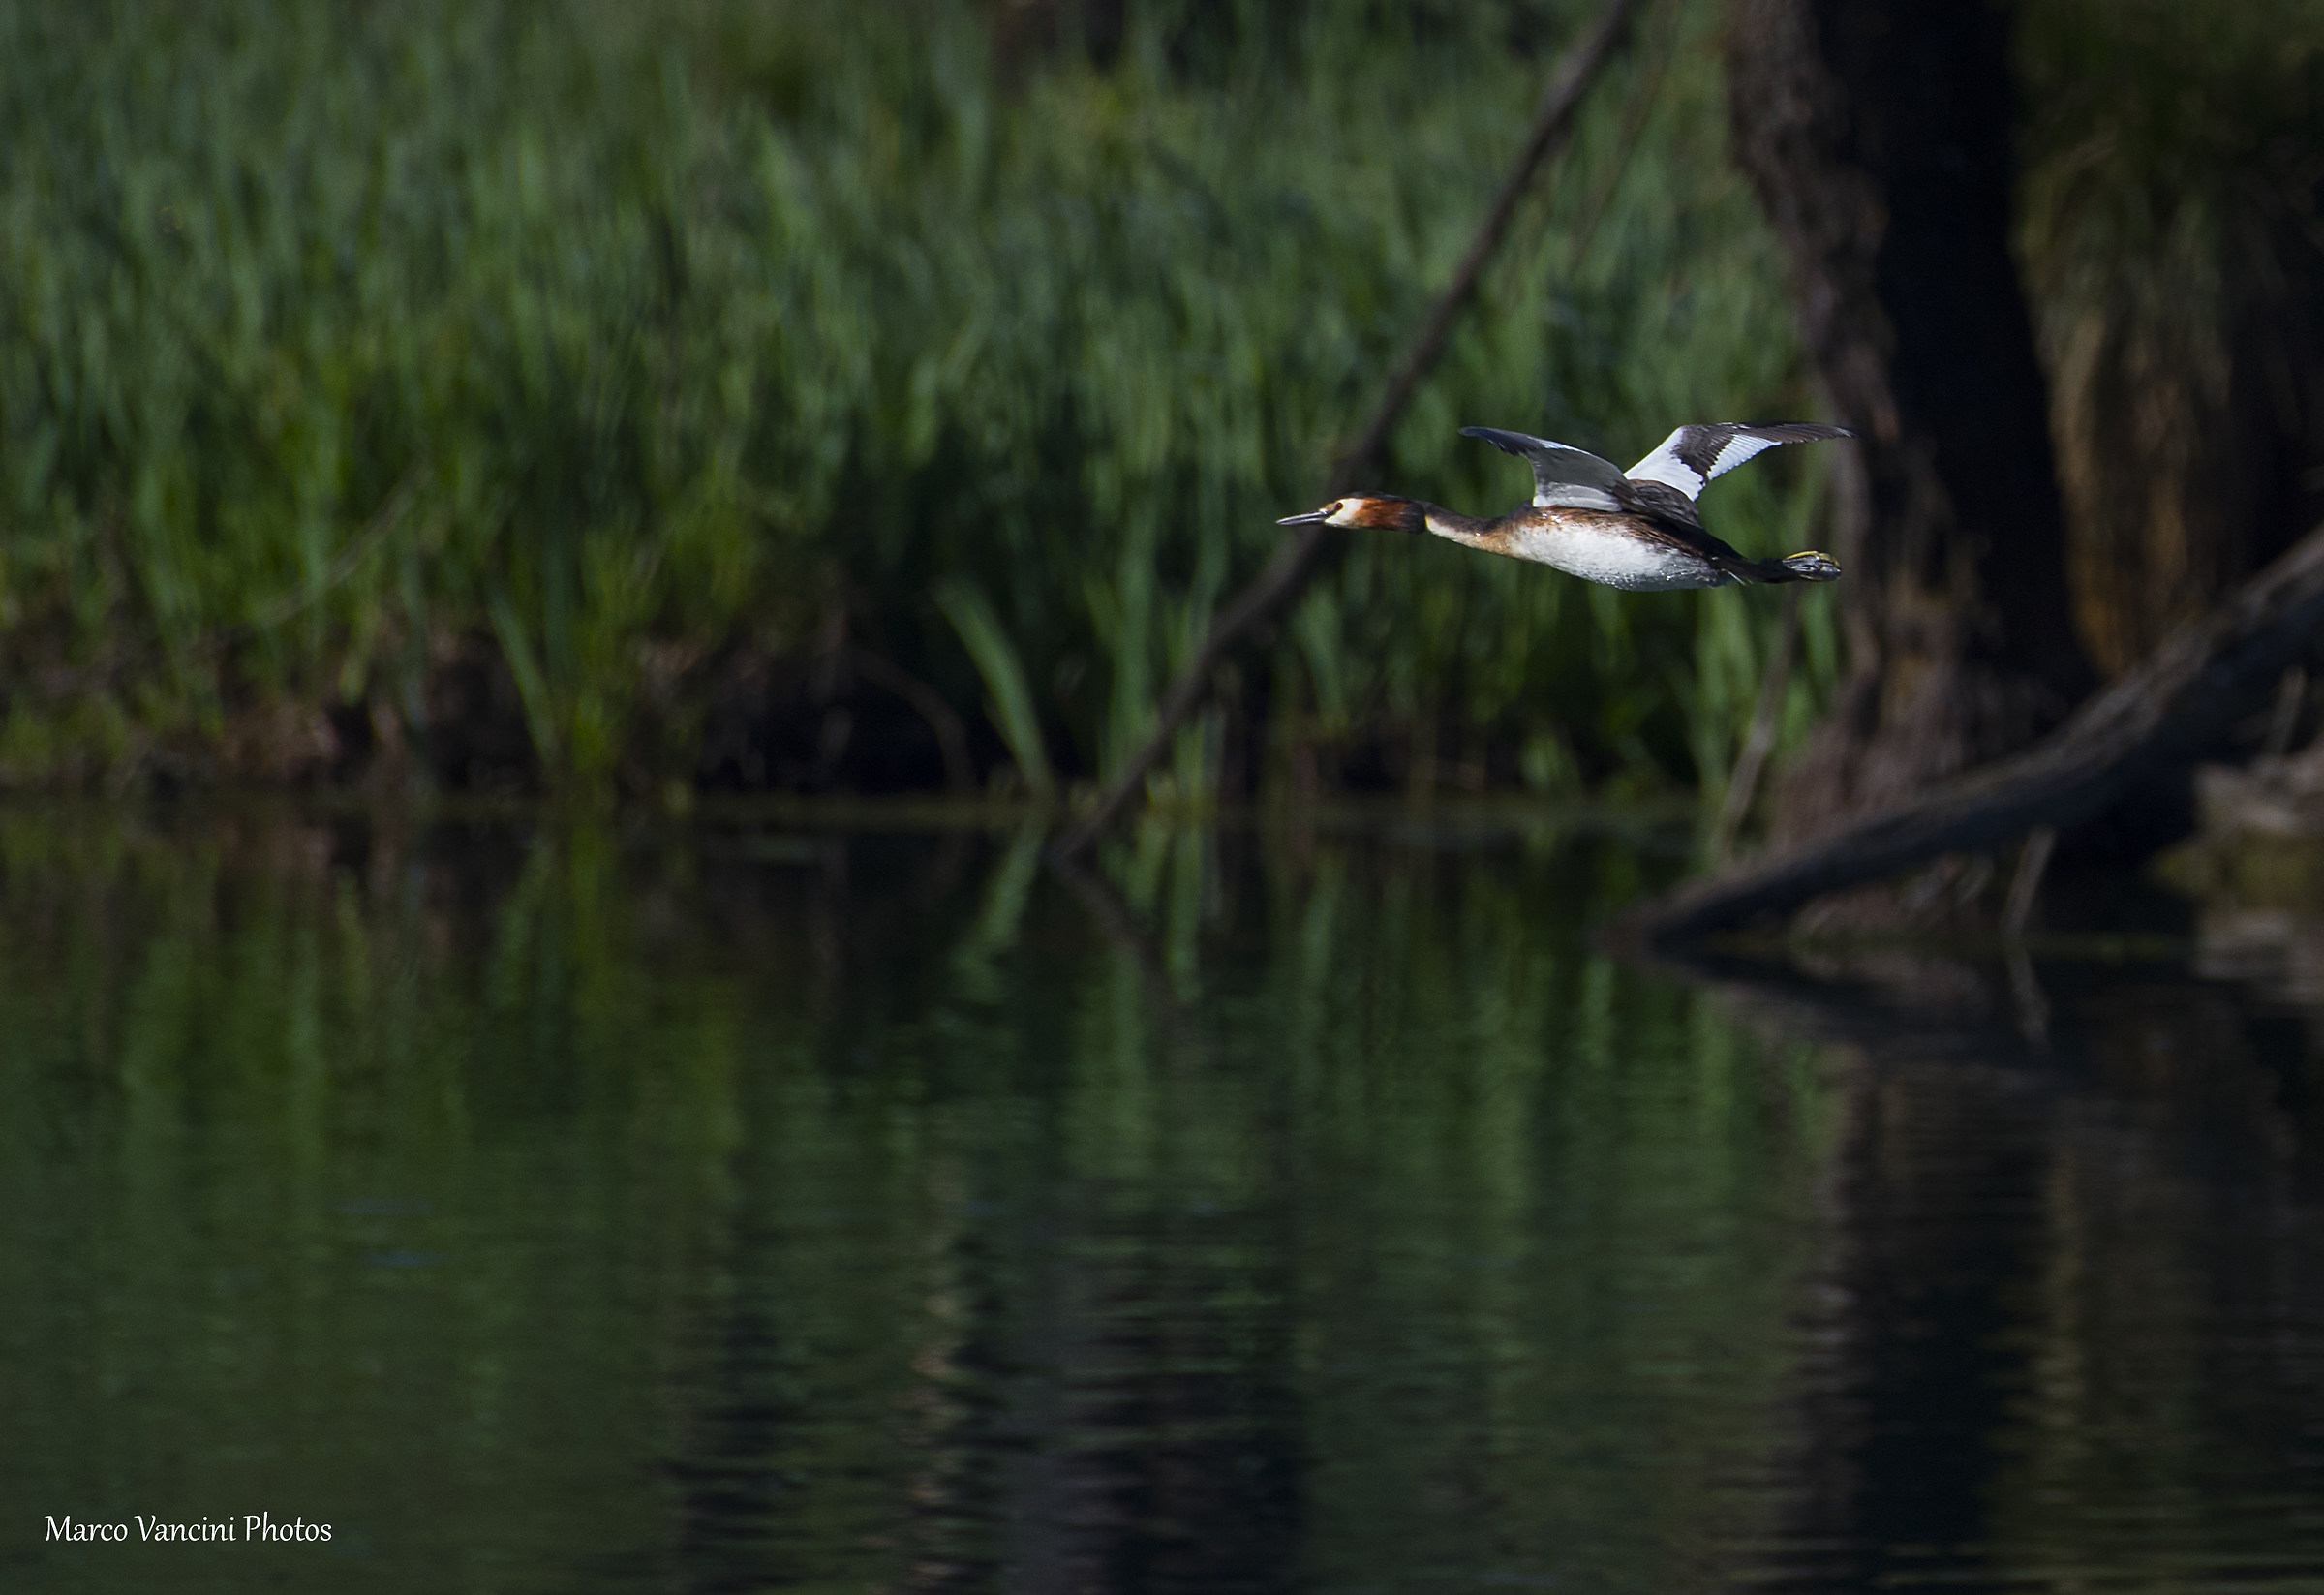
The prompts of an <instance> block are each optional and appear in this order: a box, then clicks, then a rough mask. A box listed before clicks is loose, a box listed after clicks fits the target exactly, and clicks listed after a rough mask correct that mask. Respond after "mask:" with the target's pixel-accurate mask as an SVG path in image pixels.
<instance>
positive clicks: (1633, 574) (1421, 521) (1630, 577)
mask: <svg viewBox="0 0 2324 1595" xmlns="http://www.w3.org/2000/svg"><path fill="white" fill-rule="evenodd" d="M1460 430H1461V432H1462V434H1463V435H1464V436H1467V437H1471V438H1483V440H1484V441H1485V442H1487V443H1489V444H1491V445H1493V446H1494V447H1496V448H1501V449H1505V450H1507V451H1508V452H1510V453H1512V454H1522V455H1524V456H1525V457H1526V459H1527V460H1529V461H1531V462H1532V465H1533V483H1534V493H1533V503H1532V504H1531V505H1529V506H1526V507H1524V508H1522V509H1513V510H1511V511H1510V512H1509V513H1508V514H1506V515H1495V516H1493V517H1491V518H1489V519H1480V518H1478V517H1477V516H1474V515H1462V514H1458V513H1456V512H1454V511H1453V510H1450V509H1447V508H1445V507H1444V506H1441V505H1433V504H1428V503H1425V502H1423V501H1422V500H1419V499H1407V498H1400V497H1398V496H1396V495H1394V494H1389V493H1351V494H1347V495H1344V496H1343V497H1340V498H1337V499H1333V500H1332V501H1331V502H1330V504H1328V505H1325V506H1323V507H1322V508H1321V509H1311V510H1309V511H1308V512H1307V513H1306V514H1304V515H1286V516H1284V517H1283V519H1282V520H1281V521H1280V522H1279V523H1278V524H1279V525H1283V526H1300V525H1306V524H1314V523H1320V524H1322V525H1325V526H1345V527H1377V528H1381V529H1384V530H1390V531H1403V532H1430V533H1433V534H1435V535H1436V536H1437V537H1445V538H1449V539H1450V540H1452V541H1453V542H1457V543H1461V544H1464V545H1466V546H1467V547H1470V548H1482V549H1483V550H1484V551H1485V552H1486V553H1488V554H1507V555H1509V556H1510V557H1511V558H1513V559H1520V560H1533V561H1536V562H1537V563H1539V564H1542V565H1547V566H1552V567H1556V568H1557V569H1560V570H1563V571H1566V572H1567V573H1568V574H1570V575H1575V576H1579V577H1581V578H1582V579H1583V580H1584V581H1594V582H1603V583H1605V585H1606V586H1608V587H1619V588H1624V589H1626V590H1628V591H1630V592H1634V593H1660V592H1668V591H1671V590H1673V589H1676V588H1685V587H1725V586H1727V585H1728V584H1729V583H1731V582H1743V581H1758V582H1785V581H1836V580H1838V579H1839V575H1840V567H1839V565H1838V564H1837V563H1835V562H1834V561H1833V559H1832V557H1831V556H1830V555H1828V554H1820V553H1817V552H1815V551H1813V550H1810V551H1809V552H1807V553H1803V554H1788V555H1786V556H1785V557H1784V558H1782V559H1779V560H1754V559H1746V558H1745V557H1744V556H1743V555H1741V554H1739V553H1737V552H1736V551H1735V550H1734V549H1732V548H1730V547H1728V545H1727V544H1726V543H1724V542H1722V541H1720V540H1719V539H1718V538H1717V537H1712V536H1711V535H1710V534H1709V533H1708V532H1706V531H1704V530H1703V529H1702V522H1701V521H1700V520H1699V519H1698V518H1697V516H1696V513H1695V500H1696V499H1697V496H1699V495H1700V494H1701V492H1702V490H1703V488H1704V487H1705V486H1707V485H1708V484H1709V483H1710V482H1711V480H1712V479H1713V478H1714V477H1717V476H1721V475H1726V474H1727V473H1728V472H1729V471H1732V470H1733V469H1734V468H1735V467H1736V466H1738V465H1741V464H1742V463H1743V462H1744V461H1745V460H1748V459H1750V458H1751V457H1752V456H1754V455H1755V454H1759V453H1763V452H1764V451H1766V450H1767V449H1770V448H1773V447H1775V446H1776V445H1778V444H1788V443H1812V442H1816V441H1818V440H1819V439H1824V438H1852V437H1854V436H1855V434H1854V433H1852V432H1849V431H1847V430H1845V429H1843V428H1841V427H1837V426H1818V425H1815V424H1813V423H1810V422H1804V421H1799V422H1792V423H1789V424H1787V425H1783V426H1743V425H1739V424H1737V423H1734V422H1731V421H1729V422H1719V423H1716V424H1712V425H1703V426H1682V427H1680V428H1679V429H1678V430H1677V431H1675V432H1673V433H1671V434H1670V436H1669V437H1667V438H1666V439H1664V440H1663V443H1662V446H1660V447H1659V448H1657V449H1655V451H1654V452H1653V453H1651V454H1649V455H1647V456H1646V457H1645V458H1644V459H1642V460H1640V461H1639V462H1638V463H1637V464H1636V465H1635V466H1633V467H1631V469H1630V472H1629V474H1628V475H1624V474H1623V473H1622V472H1620V471H1617V470H1615V469H1614V467H1613V465H1612V464H1611V463H1610V462H1608V461H1605V460H1602V459H1600V458H1599V457H1598V456H1597V455H1595V454H1591V453H1587V452H1585V451H1584V450H1582V449H1578V448H1572V447H1569V446H1567V445H1564V444H1560V443H1551V442H1550V441H1549V440H1548V439H1546V438H1532V437H1527V436H1526V435H1525V434H1524V433H1522V432H1502V431H1498V430H1496V429H1495V428H1493V427H1489V426H1464V427H1462V428H1461V429H1460Z"/></svg>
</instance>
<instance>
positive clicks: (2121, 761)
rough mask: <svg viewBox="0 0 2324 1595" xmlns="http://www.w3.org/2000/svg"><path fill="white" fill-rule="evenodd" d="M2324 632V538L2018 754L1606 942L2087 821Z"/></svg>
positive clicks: (2217, 738)
mask: <svg viewBox="0 0 2324 1595" xmlns="http://www.w3.org/2000/svg"><path fill="white" fill-rule="evenodd" d="M2320 625H2324V528H2318V529H2317V530H2316V531H2313V532H2310V533H2309V535H2308V536H2307V537H2304V538H2302V539H2301V540H2300V541H2299V542H2298V543H2296V544H2294V545H2293V546H2292V548H2291V550H2290V551H2289V552H2287V553H2286V554H2285V555H2284V556H2283V557H2282V558H2281V559H2279V560H2278V561H2277V562H2276V563H2275V564H2273V565H2271V566H2269V567H2267V569H2265V570H2263V571H2261V572H2260V573H2259V574H2258V575H2256V576H2254V577H2252V578H2251V580H2250V581H2249V582H2248V583H2246V584H2245V585H2244V586H2243V587H2242V588H2241V589H2240V590H2239V591H2237V592H2236V594H2235V595H2234V596H2233V597H2231V598H2228V599H2227V600H2226V601H2225V602H2223V603H2221V604H2220V605H2219V606H2218V607H2217V608H2216V609H2214V610H2213V611H2211V613H2209V614H2207V615H2205V616H2203V617H2201V618H2200V619H2197V620H2193V621H2189V622H2188V623H2186V625H2185V626H2182V627H2180V628H2179V629H2177V630H2176V631H2174V632H2172V633H2171V634H2170V636H2168V637H2167V638H2165V639H2164V640H2163V643H2162V646H2161V647H2159V648H2157V649H2156V651H2155V653H2154V654H2153V655H2152V656H2151V657H2150V658H2149V659H2147V661H2146V662H2145V663H2144V664H2141V665H2140V666H2139V667H2138V668H2137V669H2135V670H2133V671H2131V672H2130V673H2129V674H2128V675H2126V676H2125V677H2123V679H2122V680H2120V681H2118V682H2116V683H2115V684H2114V685H2113V686H2112V687H2109V688H2107V689H2105V690H2103V691H2100V692H2098V693H2097V694H2095V696H2093V697H2092V698H2090V699H2089V700H2088V701H2087V702H2085V703H2084V704H2083V705H2082V707H2081V708H2080V709H2078V710H2076V711H2075V712H2074V713H2073V715H2072V716H2071V717H2069V718H2068V719H2067V721H2066V722H2065V723H2064V725H2062V726H2060V727H2059V728H2058V729H2057V730H2056V731H2054V732H2052V733H2051V734H2050V735H2049V736H2048V737H2046V738H2044V739H2043V740H2042V741H2040V742H2038V743H2036V744H2034V746H2033V747H2032V748H2030V749H2028V750H2027V751H2025V752H2023V753H2019V754H2017V755H2015V756H2014V757H2011V758H2005V759H2001V760H1998V761H1996V762H1995V763H1992V764H1988V765H1984V766H1982V767H1980V768H1978V769H1975V770H1972V771H1969V772H1967V773H1966V774H1964V775H1961V776H1957V777H1955V778H1954V779H1952V780H1951V781H1947V782H1941V783H1939V784H1938V785H1936V786H1934V787H1932V788H1931V789H1930V790H1929V791H1928V792H1927V794H1926V795H1924V796H1922V797H1920V798H1918V799H1916V800H1915V801H1913V802H1911V803H1908V804H1903V805H1900V806H1899V807H1896V808H1893V809H1889V810H1886V811H1884V812H1882V813H1876V814H1872V815H1869V816H1867V817H1865V818H1862V819H1859V820H1857V821H1855V822H1854V823H1852V824H1850V825H1848V826H1847V827H1846V828H1844V829H1842V830H1841V831H1840V832H1839V833H1838V834H1837V835H1834V836H1831V837H1828V838H1826V839H1824V840H1823V841H1820V842H1816V843H1811V844H1802V845H1798V846H1794V847H1791V848H1788V849H1786V850H1785V851H1783V852H1781V853H1777V854H1773V855H1767V856H1762V857H1759V858H1755V859H1752V860H1750V861H1748V862H1746V863H1744V864H1741V865H1738V866H1736V867H1735V868H1733V869H1729V870H1723V871H1721V872H1719V873H1718V874H1713V875H1711V876H1709V877H1707V878H1705V879H1702V880H1697V881H1694V882H1692V883H1690V884H1687V885H1684V886H1681V887H1679V888H1678V889H1677V890H1675V891H1673V892H1670V893H1668V894H1667V895H1666V896H1664V897H1661V898H1656V899H1651V900H1649V901H1647V902H1645V903H1642V904H1639V905H1636V906H1635V907H1633V908H1631V909H1629V910H1628V911H1627V912H1625V913H1623V914H1621V915H1620V916H1618V917H1617V918H1616V919H1615V920H1614V921H1613V922H1612V923H1611V924H1610V925H1609V926H1607V928H1606V930H1605V938H1606V940H1607V941H1608V942H1609V943H1610V944H1612V945H1614V946H1618V947H1622V946H1626V947H1633V948H1652V947H1661V946H1670V945H1674V944H1677V943H1681V942H1685V941H1687V940H1690V939H1693V938H1696V937H1699V936H1709V935H1714V934H1716V933H1718V932H1722V931H1732V930H1738V929H1741V928H1742V927H1744V926H1746V925H1748V924H1750V923H1751V922H1753V921H1754V920H1758V919H1762V918H1767V917H1771V916H1773V915H1777V914H1783V913H1789V911H1791V910H1792V909H1795V908H1798V907H1800V906H1801V905H1804V904H1806V903H1808V902H1809V901H1810V900H1811V899H1814V898H1818V897H1821V896H1823V895H1825V894H1826V893H1829V892H1835V891H1839V890H1842V889H1843V888H1846V887H1850V886H1857V885H1862V884H1864V883H1865V882H1868V881H1873V880H1879V879H1882V878H1884V877H1886V876H1889V875H1894V874H1900V873H1902V872H1903V871H1906V870H1910V869H1911V868H1912V867H1913V866H1915V865H1918V864H1924V863H1927V862H1928V861H1930V860H1932V859H1936V858H1940V857H1942V856H1943V855H1945V854H1947V853H1966V852H1975V851H1981V850H1983V849H1986V848H1990V847H1995V846H1998V845H2000V844H2003V843H2006V842H2008V841H2010V840H2012V839H2013V838H2015V837H2018V836H2020V835H2023V834H2024V833H2026V832H2028V831H2031V830H2033V829H2034V828H2036V827H2039V826H2061V825H2072V824H2075V823H2077V822H2079V821H2081V820H2085V819H2089V818H2091V817H2092V816H2094V815H2095V814H2097V813H2100V812H2101V811H2103V810H2104V809H2106V808H2107V807H2108V806H2109V805H2111V804H2112V803H2114V802H2115V801H2117V800H2118V799H2120V798H2121V797H2122V796H2123V795H2124V793H2125V792H2126V791H2128V790H2129V789H2130V788H2131V787H2132V786H2134V785H2136V784H2137V783H2138V782H2142V781H2144V780H2146V779H2147V778H2149V777H2151V776H2153V775H2156V774H2157V773H2159V772H2161V771H2165V770H2169V769H2173V768H2177V767H2181V766H2184V765H2186V764H2189V763H2192V762H2193V761H2194V760H2195V759H2196V758H2198V757H2200V756H2201V755H2202V754H2203V753H2205V752H2206V751H2210V750H2212V749H2215V748H2217V746H2218V745H2219V744H2220V742H2221V740H2222V739H2223V738H2224V737H2225V735H2226V734H2227V732H2228V731H2229V730H2230V729H2231V728H2232V726H2233V725H2234V723H2235V722H2236V721H2239V720H2242V719H2243V718H2244V717H2246V716H2247V715H2249V714H2251V713H2252V712H2254V711H2256V710H2258V709H2260V708H2262V707H2264V706H2265V705H2266V704H2267V702H2268V699H2269V697H2270V695H2271V694H2272V693H2273V692H2274V691H2275V690H2276V687H2277V683H2278V681H2279V680H2280V678H2281V677H2282V675H2283V672H2284V670H2285V669H2286V668H2287V667H2288V666H2290V665H2291V664H2293V663H2294V662H2295V661H2297V660H2298V659H2300V657H2301V655H2302V654H2303V653H2304V651H2305V650H2306V649H2307V647H2308V645H2309V640H2310V638H2311V637H2312V636H2313V635H2314V633H2315V631H2316V629H2317V628H2318V627H2319V626H2320Z"/></svg>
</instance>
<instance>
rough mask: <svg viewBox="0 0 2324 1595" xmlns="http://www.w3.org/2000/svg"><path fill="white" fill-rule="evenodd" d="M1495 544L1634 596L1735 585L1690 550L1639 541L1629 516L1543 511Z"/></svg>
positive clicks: (1501, 549) (1652, 540)
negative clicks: (1635, 594) (1690, 588)
mask: <svg viewBox="0 0 2324 1595" xmlns="http://www.w3.org/2000/svg"><path fill="white" fill-rule="evenodd" d="M1494 540H1495V542H1497V543H1498V544H1499V545H1500V546H1499V552H1501V553H1504V554H1508V555H1510V556H1512V557H1513V558H1515V559H1520V560H1533V561H1535V562H1537V563H1538V564H1542V565H1547V566H1553V567H1556V568H1557V569H1560V570H1563V571H1565V572H1566V573H1567V574H1569V575H1575V576H1579V577H1580V578H1581V579H1582V580H1584V581H1594V582H1602V583H1604V584H1605V586H1607V587H1619V588H1622V589H1623V590H1625V591H1626V592H1632V593H1668V592H1673V591H1676V590H1677V589H1680V588H1687V587H1724V586H1726V585H1727V584H1728V583H1729V582H1731V581H1733V580H1734V579H1735V578H1734V577H1732V576H1730V575H1728V573H1727V572H1726V571H1724V570H1722V569H1720V568H1719V567H1717V566H1715V565H1713V564H1712V563H1711V562H1710V561H1709V560H1706V559H1704V558H1703V557H1702V556H1701V555H1700V554H1697V553H1696V552H1694V551H1693V550H1692V549H1688V548H1680V547H1675V546H1673V545H1672V544H1670V543H1667V542H1664V541H1662V540H1661V539H1660V538H1658V537H1645V536H1642V535H1640V533H1639V532H1638V531H1637V522H1636V521H1635V520H1633V519H1632V518H1631V517H1629V516H1628V515H1605V514H1599V513H1595V512H1593V511H1590V510H1586V509H1581V510H1576V509H1564V508H1545V509H1540V510H1536V511H1535V512H1534V513H1533V514H1532V515H1529V516H1527V517H1526V518H1525V519H1524V520H1523V521H1520V522H1519V523H1518V524H1516V525H1514V526H1513V527H1511V528H1509V530H1508V531H1507V532H1505V533H1503V534H1501V535H1500V537H1496V538H1495V539H1494Z"/></svg>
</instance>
